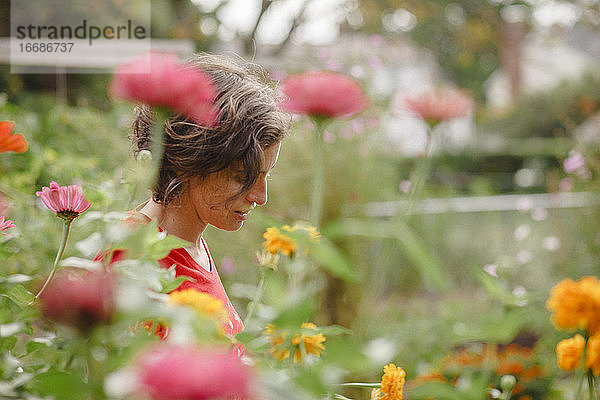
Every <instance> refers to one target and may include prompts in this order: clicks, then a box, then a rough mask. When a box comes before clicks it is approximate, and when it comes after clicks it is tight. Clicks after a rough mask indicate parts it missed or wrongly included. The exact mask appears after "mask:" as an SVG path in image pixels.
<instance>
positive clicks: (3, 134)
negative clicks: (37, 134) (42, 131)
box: [0, 121, 27, 153]
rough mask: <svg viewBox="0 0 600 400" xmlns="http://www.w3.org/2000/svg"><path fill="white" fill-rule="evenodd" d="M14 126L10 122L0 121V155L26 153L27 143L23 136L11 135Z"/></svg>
mask: <svg viewBox="0 0 600 400" xmlns="http://www.w3.org/2000/svg"><path fill="white" fill-rule="evenodd" d="M14 127H15V124H14V123H12V122H10V121H0V153H6V152H7V151H14V152H15V153H24V152H26V151H27V142H26V141H25V138H24V137H23V135H21V134H18V133H15V134H11V133H12V130H13V129H14Z"/></svg>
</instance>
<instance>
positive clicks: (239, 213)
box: [235, 210, 252, 221]
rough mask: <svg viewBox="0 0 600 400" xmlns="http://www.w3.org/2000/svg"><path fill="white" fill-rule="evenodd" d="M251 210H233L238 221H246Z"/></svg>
mask: <svg viewBox="0 0 600 400" xmlns="http://www.w3.org/2000/svg"><path fill="white" fill-rule="evenodd" d="M251 211H252V210H245V211H235V214H236V215H237V217H238V219H239V220H240V221H246V220H247V219H248V216H249V215H250V212H251Z"/></svg>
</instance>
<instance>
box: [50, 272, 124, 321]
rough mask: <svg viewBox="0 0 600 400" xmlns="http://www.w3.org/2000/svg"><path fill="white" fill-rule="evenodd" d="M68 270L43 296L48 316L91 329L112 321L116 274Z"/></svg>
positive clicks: (54, 281)
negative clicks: (114, 275)
mask: <svg viewBox="0 0 600 400" xmlns="http://www.w3.org/2000/svg"><path fill="white" fill-rule="evenodd" d="M79 272H80V271H76V270H64V271H63V272H62V273H60V274H58V275H57V276H56V277H55V278H54V280H52V281H51V282H50V284H49V285H48V287H47V288H46V290H45V291H44V292H43V294H42V295H41V297H40V301H41V308H42V311H43V313H44V315H46V316H47V317H48V318H50V319H52V320H54V321H56V322H58V323H61V324H63V325H68V326H72V327H74V328H78V329H80V330H81V331H87V330H89V329H90V328H92V327H94V326H95V325H96V324H98V323H103V322H109V321H110V319H111V317H112V315H113V314H114V312H115V300H114V277H113V276H112V275H111V274H110V273H106V272H90V273H79Z"/></svg>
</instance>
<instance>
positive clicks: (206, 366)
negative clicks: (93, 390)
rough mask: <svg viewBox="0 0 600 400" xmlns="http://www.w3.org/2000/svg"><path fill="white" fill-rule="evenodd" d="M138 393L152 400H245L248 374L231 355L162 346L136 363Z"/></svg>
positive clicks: (248, 370)
mask: <svg viewBox="0 0 600 400" xmlns="http://www.w3.org/2000/svg"><path fill="white" fill-rule="evenodd" d="M138 367H139V370H138V371H139V372H138V381H139V385H140V390H141V391H143V392H144V393H145V394H147V395H149V396H150V398H152V399H153V400H180V399H185V400H205V399H225V398H232V397H234V398H239V397H241V398H247V397H249V395H250V383H251V371H250V369H249V367H247V366H245V365H243V364H242V363H241V361H240V359H239V357H238V356H236V355H235V354H234V353H233V352H230V351H229V352H219V351H217V350H215V349H203V348H198V347H184V346H177V345H170V344H161V345H159V346H156V347H154V348H152V349H150V350H149V351H147V352H146V353H145V354H143V355H142V356H141V358H140V360H139V362H138Z"/></svg>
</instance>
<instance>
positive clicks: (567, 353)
mask: <svg viewBox="0 0 600 400" xmlns="http://www.w3.org/2000/svg"><path fill="white" fill-rule="evenodd" d="M584 346H585V339H584V338H583V336H581V335H579V334H577V335H575V336H573V337H572V338H570V339H564V340H561V341H560V342H558V344H557V345H556V358H557V361H558V366H559V367H560V369H562V370H564V371H573V370H576V369H577V368H579V367H580V366H581V357H582V356H583V347H584Z"/></svg>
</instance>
